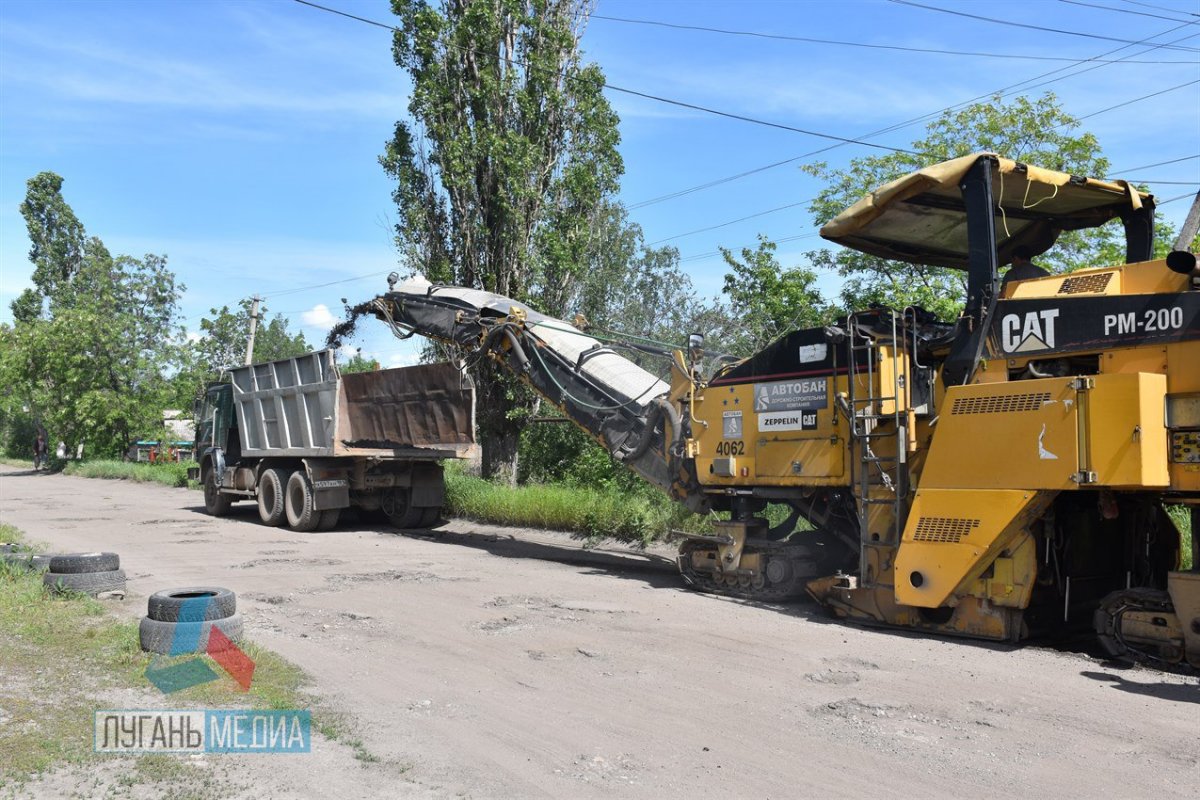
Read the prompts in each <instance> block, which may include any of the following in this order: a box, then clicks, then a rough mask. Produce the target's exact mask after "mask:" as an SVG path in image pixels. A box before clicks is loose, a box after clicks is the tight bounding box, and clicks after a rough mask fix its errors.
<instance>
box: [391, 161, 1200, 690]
mask: <svg viewBox="0 0 1200 800" xmlns="http://www.w3.org/2000/svg"><path fill="white" fill-rule="evenodd" d="M1109 222H1112V224H1114V225H1121V226H1122V227H1123V229H1124V234H1125V240H1126V253H1125V259H1124V263H1121V264H1117V265H1112V266H1097V267H1096V268H1094V269H1084V270H1081V271H1077V272H1072V273H1070V274H1065V275H1050V276H1046V277H1041V278H1037V279H1032V280H1023V281H1011V282H1009V283H1008V284H1007V285H1006V284H1004V283H1003V282H1002V281H1001V277H1000V267H1001V266H1002V265H1003V264H1006V263H1009V262H1010V261H1011V260H1012V256H1013V253H1014V251H1015V250H1017V248H1020V247H1024V248H1028V249H1030V250H1031V251H1032V252H1033V253H1034V254H1035V256H1036V255H1037V254H1041V253H1044V252H1045V251H1047V250H1048V249H1049V248H1051V247H1052V246H1053V245H1054V244H1055V241H1056V240H1057V239H1058V237H1059V235H1060V234H1062V233H1063V232H1064V231H1073V230H1079V229H1084V228H1092V227H1098V226H1101V225H1104V224H1107V223H1109ZM821 235H822V236H823V237H824V238H825V239H827V240H829V241H831V242H833V243H836V244H839V245H842V246H845V247H850V248H854V249H857V250H859V251H862V252H864V253H869V254H871V255H875V256H881V257H884V258H888V259H894V260H897V261H903V262H910V263H916V264H927V265H935V266H941V267H948V268H953V269H959V270H963V271H964V272H965V277H966V280H965V285H966V298H965V305H964V309H963V311H962V313H961V315H960V316H959V317H958V318H957V319H955V320H939V319H937V318H935V317H934V315H933V314H931V313H928V312H927V311H925V310H923V309H921V308H916V307H908V308H895V309H893V308H884V307H873V308H869V309H865V310H861V311H854V312H851V313H848V314H846V315H845V316H844V317H843V318H841V319H839V320H837V322H836V323H835V324H832V325H827V326H822V327H816V328H810V329H805V330H797V331H793V332H791V333H788V334H787V335H785V336H783V337H782V338H780V339H779V340H778V341H776V342H774V343H772V344H770V345H769V346H767V347H766V348H764V349H763V350H762V351H760V352H758V353H755V354H754V355H752V356H751V357H749V358H747V359H745V360H742V361H739V362H736V363H732V364H721V363H719V362H718V364H717V366H716V367H715V368H710V371H709V372H708V374H704V373H703V368H704V365H705V364H706V363H707V362H706V361H705V359H704V343H703V339H702V337H700V336H698V335H693V336H692V337H690V340H689V342H688V344H687V345H686V346H683V347H680V348H679V349H677V350H674V351H672V352H663V353H662V355H663V356H664V358H667V359H668V360H669V361H670V362H671V370H670V380H669V381H663V380H660V379H659V378H657V377H656V376H655V375H653V374H652V373H650V372H648V371H646V370H644V369H642V368H641V367H639V366H638V365H637V364H635V363H633V361H631V360H630V359H628V358H625V357H624V356H622V355H621V354H620V353H619V352H617V350H618V349H620V348H619V345H618V344H615V343H613V342H611V341H610V342H601V341H598V340H597V339H594V338H592V337H590V336H589V335H588V334H587V332H586V331H585V330H581V329H579V328H577V327H574V326H573V325H571V324H568V323H566V322H564V321H562V320H559V319H555V318H552V317H548V316H546V315H543V314H540V313H538V312H537V311H536V310H534V309H533V308H530V307H529V306H528V305H526V304H524V303H520V302H517V301H515V300H513V299H510V298H506V297H502V296H499V295H495V294H491V293H488V292H484V291H479V290H477V289H472V288H462V287H452V286H440V285H434V284H430V283H428V282H426V281H424V280H422V279H420V278H414V279H413V280H410V281H408V282H406V283H404V284H401V285H399V286H392V287H390V289H391V290H390V291H389V292H387V293H385V294H381V295H379V296H378V297H376V298H374V300H373V301H371V305H370V312H371V313H373V314H374V315H375V316H376V317H378V318H380V319H381V320H383V321H385V322H387V323H388V324H389V325H390V326H391V327H392V329H393V330H394V331H397V332H399V333H401V334H402V335H406V336H407V335H411V334H412V333H414V332H415V333H420V334H422V335H425V336H428V337H431V338H433V339H436V340H440V341H442V342H447V343H450V344H453V345H456V346H458V347H460V348H463V349H465V350H469V351H482V352H483V353H485V354H486V355H487V356H488V357H490V358H493V359H495V360H496V361H497V362H499V363H500V364H502V365H504V366H505V367H507V368H508V369H509V370H511V371H512V372H513V373H515V374H516V375H518V376H520V377H521V379H522V380H524V381H525V382H526V383H527V384H528V385H529V386H531V387H532V388H533V389H534V390H535V391H537V392H538V393H540V394H541V395H542V396H543V397H544V398H545V399H546V400H548V401H549V402H550V403H552V404H553V405H555V406H556V407H557V408H559V409H560V410H561V412H562V413H563V414H564V415H565V416H567V417H568V418H570V419H571V420H573V421H574V422H575V423H576V424H578V425H579V426H580V427H581V428H582V429H583V430H585V431H586V432H588V433H589V434H590V435H591V436H592V437H593V438H594V439H595V440H596V441H597V442H598V443H600V444H601V445H602V446H603V447H604V448H605V449H607V450H608V451H609V452H610V453H611V454H612V455H613V457H614V458H616V459H618V460H620V461H622V462H623V463H624V464H625V465H626V466H628V467H629V468H630V469H632V470H634V471H635V472H637V473H638V474H639V475H641V476H642V477H644V478H645V479H646V480H647V481H649V482H650V483H651V484H653V485H654V486H656V487H658V488H660V489H661V490H662V491H664V492H665V493H667V494H668V495H670V496H671V497H672V498H674V499H675V500H677V501H679V502H681V503H684V504H685V505H687V507H689V508H691V509H692V510H694V511H697V512H710V511H716V512H723V513H722V514H721V517H722V518H721V519H720V520H718V521H716V522H715V523H714V532H713V533H712V534H708V535H687V534H684V537H685V538H684V541H683V544H682V545H681V547H680V552H679V558H678V563H679V569H680V572H681V573H682V576H683V579H684V580H685V581H686V582H687V583H688V584H689V585H691V586H693V587H695V588H697V589H700V590H703V591H708V592H714V593H719V594H726V595H735V596H739V597H744V598H750V599H761V600H771V601H775V600H783V599H787V598H791V597H796V596H799V595H802V594H807V595H809V596H811V597H812V598H815V599H816V600H817V601H818V602H820V603H821V604H823V605H824V606H825V607H826V608H827V609H829V610H830V611H831V612H832V613H833V614H835V615H837V616H838V617H842V618H844V619H847V620H852V621H857V622H861V623H866V624H876V625H889V626H898V627H904V628H910V629H919V630H923V631H929V632H934V633H940V634H949V635H960V636H969V637H977V638H983V639H992V640H1004V641H1018V640H1021V639H1025V638H1027V637H1030V636H1040V637H1059V636H1071V637H1075V636H1077V635H1078V634H1079V632H1080V631H1082V630H1086V631H1090V632H1092V633H1094V635H1096V636H1098V637H1099V640H1100V642H1101V643H1102V644H1103V645H1104V647H1105V648H1106V649H1108V650H1109V651H1110V652H1111V653H1113V654H1114V655H1121V656H1125V657H1130V658H1137V659H1144V660H1147V661H1149V662H1151V663H1164V662H1167V663H1181V662H1183V661H1185V660H1186V661H1188V662H1190V663H1191V664H1192V665H1194V666H1200V571H1196V570H1195V569H1193V571H1191V572H1183V571H1181V570H1180V552H1181V532H1180V530H1179V529H1178V528H1177V527H1176V526H1175V524H1174V523H1173V521H1172V519H1171V517H1170V516H1169V515H1168V513H1167V512H1166V510H1165V507H1166V506H1169V505H1180V506H1185V507H1190V509H1191V515H1192V522H1193V524H1192V537H1193V540H1192V551H1193V555H1194V557H1195V556H1196V555H1198V554H1200V553H1198V551H1200V546H1198V543H1197V542H1196V540H1195V537H1197V536H1198V535H1200V524H1197V523H1198V522H1200V520H1197V513H1196V509H1197V508H1200V283H1198V278H1197V277H1196V276H1197V274H1198V273H1197V270H1196V258H1195V256H1193V255H1192V254H1190V253H1187V252H1182V251H1176V252H1172V253H1171V254H1170V255H1169V256H1168V257H1167V258H1165V259H1162V258H1158V259H1156V258H1154V256H1153V253H1154V250H1153V236H1154V199H1153V197H1152V196H1151V195H1149V194H1146V193H1143V192H1140V191H1138V190H1136V189H1135V188H1134V187H1132V186H1131V185H1130V184H1129V183H1127V182H1124V181H1119V180H1118V181H1111V180H1101V179H1095V178H1088V177H1083V176H1075V175H1069V174H1066V173H1061V172H1056V171H1052V170H1047V169H1042V168H1039V167H1036V166H1034V165H1029V164H1024V163H1021V162H1019V161H1015V160H1012V159H1008V158H1003V157H1001V156H1000V155H998V154H995V153H976V154H973V155H970V156H966V157H963V158H958V159H954V160H952V161H948V162H944V163H941V164H935V165H931V166H929V167H927V168H925V169H921V170H919V171H917V172H915V173H912V174H909V175H906V176H903V177H900V178H898V179H896V180H895V181H892V182H891V183H888V184H886V185H884V186H882V187H880V188H878V189H877V190H875V191H874V192H872V193H871V194H869V195H867V196H866V197H864V198H862V199H861V200H860V201H859V202H857V203H856V204H854V205H853V206H851V207H850V208H848V209H846V210H845V211H844V212H843V213H842V214H840V215H839V216H838V217H836V218H835V219H833V220H832V221H831V222H829V223H828V224H827V225H825V226H824V227H823V228H822V229H821ZM681 333H682V332H681ZM638 349H639V350H640V351H641V352H643V353H644V352H645V351H646V348H645V346H644V345H639V346H638ZM708 362H712V359H709V360H708ZM769 503H775V504H784V505H786V506H788V507H790V510H791V514H790V516H789V518H788V519H787V520H786V521H785V522H784V523H782V524H779V525H776V526H774V527H772V526H770V525H769V523H768V522H767V520H766V518H765V517H764V516H763V511H764V509H765V507H766V505H767V504H769ZM801 519H803V520H806V521H807V523H808V525H807V526H800V525H798V523H799V522H800V520H801ZM804 527H807V528H809V529H807V530H802V529H800V528H804ZM1089 635H1090V634H1089Z"/></svg>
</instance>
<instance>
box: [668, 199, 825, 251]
mask: <svg viewBox="0 0 1200 800" xmlns="http://www.w3.org/2000/svg"><path fill="white" fill-rule="evenodd" d="M811 202H812V200H811V199H809V200H800V201H799V202H796V203H788V204H787V205H783V206H777V207H775V208H768V209H767V210H766V211H759V212H757V213H755V214H749V215H747V216H745V217H739V218H738V219H731V220H729V221H728V222H721V223H718V224H716V225H709V226H708V227H707V228H697V229H696V230H694V231H688V232H687V233H677V234H675V235H674V236H668V237H666V238H664V239H656V240H655V241H653V242H650V243H649V244H647V245H646V246H647V247H654V246H655V245H656V244H662V243H663V242H669V241H672V240H673V239H682V238H683V237H685V236H694V235H695V234H697V233H707V232H708V231H715V230H716V229H717V228H728V227H729V226H730V225H736V224H737V223H739V222H745V221H746V220H748V219H755V218H756V217H765V216H766V215H767V214H774V213H776V212H777V211H784V210H786V209H789V208H795V207H796V206H802V205H804V204H805V203H811Z"/></svg>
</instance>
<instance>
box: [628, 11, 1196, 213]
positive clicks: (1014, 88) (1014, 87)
mask: <svg viewBox="0 0 1200 800" xmlns="http://www.w3.org/2000/svg"><path fill="white" fill-rule="evenodd" d="M1190 24H1191V23H1183V24H1181V25H1177V26H1175V27H1173V28H1169V29H1167V30H1165V31H1162V32H1161V33H1156V34H1153V35H1151V36H1148V37H1146V38H1145V39H1142V40H1140V41H1139V42H1137V43H1136V44H1135V45H1125V46H1122V47H1117V48H1114V49H1112V50H1108V51H1106V52H1104V53H1101V54H1100V55H1098V56H1093V57H1091V58H1085V59H1079V60H1077V61H1076V62H1075V63H1073V64H1071V65H1069V66H1066V67H1059V68H1057V69H1053V70H1050V71H1049V72H1043V73H1042V74H1040V75H1035V76H1034V77H1032V78H1027V79H1025V80H1022V81H1018V82H1017V83H1013V84H1009V85H1008V86H1004V87H1001V88H1000V89H995V90H992V91H989V92H986V93H984V94H981V95H977V96H975V97H972V98H970V99H969V100H964V101H961V102H959V103H955V104H953V105H950V106H947V107H945V108H942V109H939V110H937V111H931V112H927V113H925V114H921V115H920V116H917V117H913V118H911V119H908V120H904V121H903V122H898V123H894V124H892V125H889V126H887V127H885V128H880V129H878V130H875V131H871V132H870V133H865V134H861V135H860V136H858V137H856V138H859V139H870V138H872V137H874V136H881V135H883V134H885V133H892V132H894V131H897V130H901V129H903V128H906V127H909V126H910V125H915V124H917V123H919V122H922V121H925V120H928V119H932V118H934V117H936V116H937V115H939V114H944V113H947V112H949V111H954V110H956V109H959V108H964V107H966V106H968V105H970V104H971V103H974V102H977V101H979V100H983V99H985V98H989V97H993V96H996V95H999V96H1000V97H1007V96H1009V95H1011V94H1015V93H1017V92H1023V91H1028V90H1029V89H1036V88H1041V87H1042V86H1048V85H1049V84H1051V83H1056V82H1057V81H1060V80H1066V79H1067V78H1073V77H1076V76H1078V75H1083V74H1085V73H1087V72H1091V71H1092V70H1095V69H1100V68H1101V67H1104V66H1107V65H1108V64H1115V63H1122V62H1124V61H1125V59H1116V60H1114V61H1101V59H1103V58H1104V57H1105V56H1108V55H1112V54H1113V53H1118V52H1120V51H1121V50H1126V49H1128V48H1129V47H1131V46H1137V45H1143V44H1149V43H1150V40H1151V39H1157V38H1158V37H1160V36H1166V35H1167V34H1170V33H1174V32H1175V31H1178V30H1180V29H1181V28H1184V27H1187V26H1188V25H1190ZM1195 35H1196V34H1192V35H1189V36H1185V37H1181V38H1180V39H1177V40H1175V41H1176V42H1179V41H1186V40H1187V39H1190V38H1194V36H1195ZM1168 44H1169V43H1168ZM1160 46H1161V45H1159V44H1149V47H1148V49H1147V50H1145V51H1143V53H1146V52H1151V51H1153V50H1156V49H1158V48H1159V47H1160ZM1137 55H1141V54H1140V53H1139V54H1137ZM1085 64H1091V66H1089V67H1087V68H1085V69H1081V70H1079V71H1078V72H1073V73H1071V74H1069V75H1060V76H1059V77H1057V78H1052V79H1051V80H1048V81H1044V82H1042V83H1038V84H1035V83H1033V82H1034V81H1038V80H1041V79H1042V78H1049V77H1050V76H1052V75H1056V74H1058V73H1060V72H1065V71H1067V70H1070V69H1072V68H1074V67H1079V66H1083V65H1085ZM1026 84H1032V85H1028V86H1027V85H1026ZM837 147H839V145H831V146H827V147H823V148H820V149H818V150H813V151H810V152H808V153H801V154H800V155H798V156H793V157H792V158H787V159H783V160H781V161H775V162H772V163H770V164H766V165H764V166H761V167H755V168H753V169H750V170H745V171H743V172H739V173H737V174H735V175H728V176H725V177H723V178H716V179H713V180H711V181H707V182H705V183H702V184H698V185H695V186H691V187H687V188H684V189H679V190H677V191H674V192H669V193H667V194H664V195H659V196H657V197H652V198H650V199H648V200H642V201H639V202H637V203H633V204H631V205H630V206H629V208H630V210H636V209H639V208H644V207H646V206H650V205H655V204H657V203H662V202H666V201H668V200H674V199H676V198H679V197H683V196H685V195H689V194H692V193H694V192H699V191H703V190H705V189H711V188H714V187H716V186H720V185H722V184H725V183H731V182H733V181H735V180H740V179H741V178H745V177H748V176H750V175H755V174H757V173H760V172H765V171H767V170H770V169H775V168H776V167H781V166H786V165H787V164H793V163H795V162H797V161H801V160H803V159H805V158H811V157H812V156H815V155H820V154H821V153H825V152H828V151H830V150H833V149H836V148H837Z"/></svg>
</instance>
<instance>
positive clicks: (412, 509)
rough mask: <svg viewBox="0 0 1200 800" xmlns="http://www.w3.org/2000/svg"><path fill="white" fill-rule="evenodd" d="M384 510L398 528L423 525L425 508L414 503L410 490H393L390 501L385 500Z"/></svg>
mask: <svg viewBox="0 0 1200 800" xmlns="http://www.w3.org/2000/svg"><path fill="white" fill-rule="evenodd" d="M383 512H384V513H385V514H387V516H388V520H390V521H391V523H392V524H393V525H395V526H396V527H397V528H417V527H420V525H421V516H422V515H423V514H424V512H425V509H423V508H418V507H417V506H414V505H413V504H412V492H411V491H410V490H408V489H395V490H393V491H392V496H391V498H390V502H387V501H385V502H384V504H383Z"/></svg>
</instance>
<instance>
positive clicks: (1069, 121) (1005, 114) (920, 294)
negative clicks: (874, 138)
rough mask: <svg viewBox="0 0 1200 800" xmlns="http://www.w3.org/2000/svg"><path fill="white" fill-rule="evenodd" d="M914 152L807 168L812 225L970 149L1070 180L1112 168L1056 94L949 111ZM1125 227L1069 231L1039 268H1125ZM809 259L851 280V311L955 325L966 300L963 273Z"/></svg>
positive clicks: (839, 258)
mask: <svg viewBox="0 0 1200 800" xmlns="http://www.w3.org/2000/svg"><path fill="white" fill-rule="evenodd" d="M908 149H909V150H911V151H912V152H906V153H904V152H902V153H888V154H887V155H870V156H862V157H859V158H854V159H851V161H850V164H849V165H848V166H846V167H842V168H833V167H830V166H828V165H827V164H824V163H816V164H812V165H809V166H806V167H805V168H804V169H805V170H806V171H807V172H809V173H810V174H812V175H814V176H816V177H818V178H820V179H822V180H823V181H824V182H825V188H824V189H822V190H821V192H820V193H819V194H818V195H817V197H816V198H815V199H814V200H813V202H812V204H811V206H810V211H811V212H812V215H813V221H814V222H815V223H816V224H817V225H818V226H819V225H824V224H825V223H826V222H828V221H829V220H831V219H833V217H835V216H836V215H837V214H839V213H840V212H841V211H842V210H843V209H845V208H847V207H849V206H850V205H851V204H853V203H854V202H856V201H857V200H858V199H859V198H861V197H862V196H863V195H865V194H867V193H868V192H870V191H872V190H874V189H875V188H877V187H878V186H881V185H883V184H884V183H887V182H888V181H891V180H894V179H896V178H899V177H901V176H903V175H905V174H907V173H909V172H913V171H916V170H918V169H920V168H922V167H925V166H928V165H930V164H934V163H937V162H940V161H946V160H949V159H952V158H957V157H959V156H965V155H968V154H970V153H973V152H979V151H991V152H995V153H999V154H1001V155H1003V156H1005V157H1006V158H1012V159H1016V160H1018V161H1023V162H1026V163H1029V164H1036V165H1037V166H1040V167H1046V168H1049V169H1054V170H1059V171H1061V172H1069V173H1071V174H1073V175H1088V176H1095V177H1103V176H1105V175H1107V174H1108V168H1109V163H1108V160H1107V159H1106V158H1104V156H1103V154H1102V153H1101V149H1100V144H1099V142H1098V141H1097V140H1096V137H1095V136H1093V135H1092V134H1090V133H1086V132H1081V131H1079V121H1078V120H1077V119H1076V118H1075V117H1073V116H1071V115H1070V114H1068V113H1066V112H1065V111H1064V110H1063V108H1062V106H1061V105H1060V104H1059V102H1058V99H1057V98H1056V97H1055V96H1054V94H1053V93H1046V94H1044V95H1042V96H1041V97H1039V98H1036V99H1030V98H1028V97H1017V98H1014V99H1012V100H1009V101H1005V100H1004V99H1003V98H1002V97H1001V96H1000V95H997V96H995V97H993V98H991V100H989V101H987V102H981V103H975V104H973V105H970V106H967V107H966V108H963V109H960V110H957V111H947V112H945V113H944V114H942V115H941V116H940V117H938V118H937V119H935V120H934V121H932V122H930V123H929V125H928V126H927V127H926V130H925V136H924V137H923V138H921V139H918V140H916V141H914V142H913V143H912V144H911V145H910V146H909V148H908ZM1002 224H1003V223H1002V221H1001V222H999V223H998V225H1002ZM1118 231H1119V223H1118V227H1113V226H1111V225H1110V226H1105V227H1104V228H1102V229H1099V230H1091V231H1077V232H1073V233H1067V234H1064V235H1062V236H1061V237H1059V240H1058V243H1057V245H1056V246H1055V247H1054V248H1053V249H1052V250H1051V251H1050V252H1048V253H1046V254H1045V255H1043V256H1041V257H1040V258H1039V259H1038V263H1040V264H1041V265H1042V266H1045V267H1047V268H1049V269H1052V270H1055V271H1066V270H1071V269H1078V268H1080V267H1084V266H1094V265H1101V264H1104V263H1112V261H1111V259H1113V258H1114V257H1115V258H1116V261H1117V262H1123V261H1124V247H1123V245H1122V246H1121V252H1120V256H1115V253H1114V245H1113V242H1114V241H1115V240H1116V239H1115V237H1117V235H1118ZM809 258H810V259H811V262H812V264H813V265H814V266H817V267H823V268H826V269H834V270H837V271H838V272H839V273H840V274H841V275H842V276H843V277H844V278H846V281H845V283H844V284H843V289H842V302H843V303H844V305H845V306H846V307H848V308H863V307H865V306H866V305H868V304H870V303H883V304H886V305H890V306H892V307H896V308H903V307H905V306H908V305H919V306H924V307H925V308H926V309H928V310H930V311H933V312H934V313H936V314H937V315H938V316H940V317H941V318H942V319H946V320H950V319H953V318H955V317H956V316H957V315H958V312H959V310H960V309H961V307H962V303H963V300H964V298H965V296H966V283H965V274H964V273H961V272H959V271H957V270H952V269H945V268H941V267H928V266H919V265H914V264H906V263H901V262H897V261H889V260H887V259H882V258H877V257H875V256H869V255H865V254H863V253H859V252H857V251H854V250H849V249H840V250H836V251H835V250H828V249H825V250H818V251H815V252H812V253H809Z"/></svg>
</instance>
